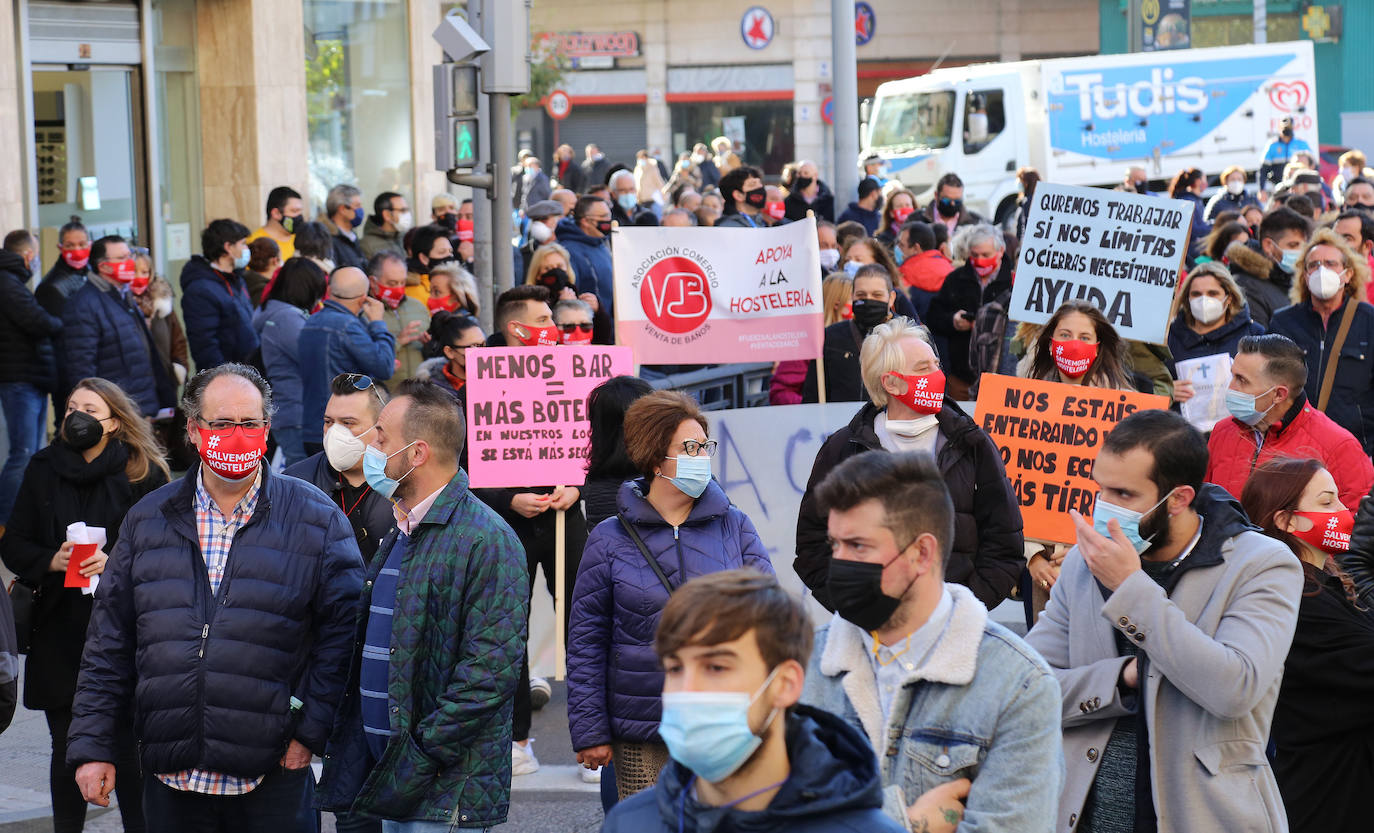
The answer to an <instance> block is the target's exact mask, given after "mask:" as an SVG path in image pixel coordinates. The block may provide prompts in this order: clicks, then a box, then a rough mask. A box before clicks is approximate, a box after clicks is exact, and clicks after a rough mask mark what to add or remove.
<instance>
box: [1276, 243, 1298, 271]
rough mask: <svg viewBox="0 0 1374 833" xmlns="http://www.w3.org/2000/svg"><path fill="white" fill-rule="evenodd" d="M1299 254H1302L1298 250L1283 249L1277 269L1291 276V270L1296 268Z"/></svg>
mask: <svg viewBox="0 0 1374 833" xmlns="http://www.w3.org/2000/svg"><path fill="white" fill-rule="evenodd" d="M1300 254H1302V250H1300V249H1284V250H1283V255H1282V256H1281V257H1282V258H1283V259H1282V260H1280V261H1279V268H1281V269H1283V271H1285V272H1288V273H1289V274H1292V272H1293V270H1294V269H1296V268H1298V255H1300Z"/></svg>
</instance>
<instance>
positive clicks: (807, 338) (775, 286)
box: [611, 217, 824, 364]
mask: <svg viewBox="0 0 1374 833" xmlns="http://www.w3.org/2000/svg"><path fill="white" fill-rule="evenodd" d="M611 249H612V256H613V258H614V260H615V311H616V333H617V336H618V342H617V343H619V344H621V345H628V346H630V347H632V348H634V355H635V361H636V362H638V363H640V364H682V363H692V364H722V363H727V362H774V361H786V360H789V359H814V358H816V357H818V356H819V355H820V354H821V341H822V338H823V336H822V333H821V330H822V320H823V316H824V313H823V303H822V299H821V266H820V249H819V245H818V244H817V241H816V221H815V220H814V219H812V218H809V217H808V218H807V219H805V220H800V221H798V222H795V223H786V224H784V225H781V226H774V227H772V228H697V227H688V228H664V227H661V226H658V227H641V226H628V227H621V228H619V229H618V230H617V231H616V232H615V240H614V244H613V245H612V247H611Z"/></svg>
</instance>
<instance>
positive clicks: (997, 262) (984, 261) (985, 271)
mask: <svg viewBox="0 0 1374 833" xmlns="http://www.w3.org/2000/svg"><path fill="white" fill-rule="evenodd" d="M968 262H969V263H970V264H972V265H973V271H975V272H977V273H978V277H980V278H986V277H987V276H988V275H991V274H992V273H993V272H996V271H997V267H999V266H1001V265H1002V258H1001V256H1000V255H993V256H992V257H971V258H969V259H968Z"/></svg>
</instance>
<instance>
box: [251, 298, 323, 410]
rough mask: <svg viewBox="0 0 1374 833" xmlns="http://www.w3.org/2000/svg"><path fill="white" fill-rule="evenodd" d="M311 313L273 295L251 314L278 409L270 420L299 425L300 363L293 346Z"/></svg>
mask: <svg viewBox="0 0 1374 833" xmlns="http://www.w3.org/2000/svg"><path fill="white" fill-rule="evenodd" d="M309 318H310V315H309V314H308V313H306V311H305V310H303V309H300V308H299V307H293V306H291V305H290V304H288V303H286V302H285V301H278V300H277V299H276V298H273V299H272V300H270V301H268V302H267V305H266V306H264V307H263V308H262V309H260V310H258V312H257V314H256V315H254V316H253V328H254V329H255V330H257V332H258V338H259V341H260V343H261V344H262V365H263V367H264V368H266V369H267V381H269V382H271V383H272V402H273V404H275V405H276V406H277V412H276V413H275V414H274V415H273V416H272V424H273V425H279V426H281V427H283V428H299V427H300V426H301V425H302V422H301V384H302V382H301V376H302V374H301V364H300V360H299V358H298V356H297V353H296V349H297V347H298V345H299V344H300V338H301V330H303V329H305V322H306V321H307V320H309Z"/></svg>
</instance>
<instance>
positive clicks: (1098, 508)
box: [1093, 489, 1174, 554]
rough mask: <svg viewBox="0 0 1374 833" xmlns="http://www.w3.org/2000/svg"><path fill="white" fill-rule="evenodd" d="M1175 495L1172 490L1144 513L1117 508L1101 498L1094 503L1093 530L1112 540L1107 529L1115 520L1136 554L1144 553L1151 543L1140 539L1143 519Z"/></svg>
mask: <svg viewBox="0 0 1374 833" xmlns="http://www.w3.org/2000/svg"><path fill="white" fill-rule="evenodd" d="M1173 493H1174V490H1173V489H1170V490H1169V494H1167V495H1165V496H1164V497H1162V498H1160V499H1159V503H1156V504H1155V505H1154V506H1151V507H1150V508H1149V509H1146V510H1145V511H1144V512H1133V511H1131V510H1130V509H1126V508H1123V507H1121V506H1117V505H1116V504H1114V503H1108V502H1107V501H1105V500H1102V499H1101V498H1100V497H1099V498H1098V499H1097V501H1096V502H1095V503H1093V529H1095V530H1097V534H1099V535H1101V536H1103V537H1104V538H1110V537H1112V533H1111V532H1110V531H1109V530H1108V529H1107V522H1108V521H1110V520H1112V519H1113V518H1115V519H1116V522H1117V523H1119V524H1121V531H1122V532H1123V533H1125V534H1126V537H1127V538H1129V539H1130V541H1131V545H1132V546H1134V547H1135V551H1136V553H1137V554H1139V553H1142V552H1144V551H1145V550H1147V549H1149V548H1150V542H1149V541H1148V540H1146V539H1145V538H1142V537H1140V521H1141V519H1142V518H1144V517H1145V516H1146V515H1148V514H1150V513H1151V512H1153V511H1155V510H1156V509H1158V508H1159V506H1160V504H1162V503H1164V501H1166V500H1168V499H1169V495H1172V494H1173ZM1150 537H1151V538H1153V537H1154V536H1153V535H1151V536H1150Z"/></svg>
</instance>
